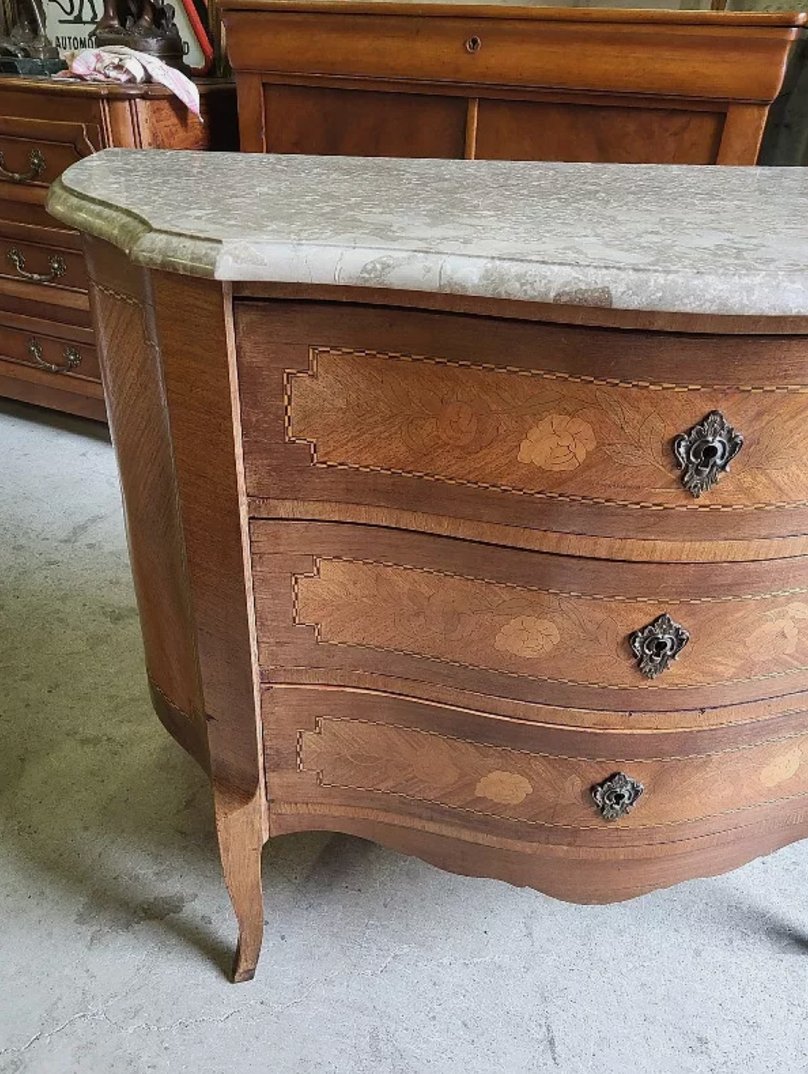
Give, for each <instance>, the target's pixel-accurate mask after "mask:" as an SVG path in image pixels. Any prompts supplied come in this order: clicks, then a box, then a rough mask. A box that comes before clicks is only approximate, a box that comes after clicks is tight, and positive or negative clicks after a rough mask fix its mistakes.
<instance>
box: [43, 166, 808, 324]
mask: <svg viewBox="0 0 808 1074" xmlns="http://www.w3.org/2000/svg"><path fill="white" fill-rule="evenodd" d="M48 210H49V211H50V212H51V213H52V214H53V215H54V216H55V217H57V218H58V219H59V220H61V221H63V222H64V223H67V224H69V225H71V226H73V227H77V228H80V229H81V230H83V231H87V232H89V233H90V234H92V235H95V236H97V237H99V238H102V239H106V240H108V241H109V242H111V243H113V244H114V245H116V246H118V247H120V248H121V249H122V250H124V251H125V252H126V253H127V254H128V255H129V257H130V258H131V259H132V260H133V261H134V262H136V263H138V264H141V265H146V266H149V267H153V268H162V269H167V270H170V271H174V272H180V273H186V274H191V275H199V276H208V277H214V278H215V279H219V280H234V281H235V280H242V281H255V282H257V281H272V282H284V283H302V284H325V285H342V286H352V287H379V288H391V289H395V290H398V289H401V290H408V291H421V292H437V293H443V294H453V295H474V296H481V297H486V298H495V299H496V298H500V299H515V300H519V301H533V302H553V303H565V304H569V303H573V304H577V305H586V306H596V307H613V308H615V309H624V310H639V311H650V312H681V313H707V314H735V315H737V314H748V315H757V316H766V315H770V316H787V315H798V316H806V315H808V172H806V170H805V169H802V168H751V167H745V168H741V167H694V166H681V165H680V166H667V165H665V166H662V165H617V164H554V163H532V162H518V163H514V162H506V161H456V160H453V161H447V160H389V159H368V158H351V157H305V156H271V155H270V156H261V155H257V154H248V153H245V154H230V153H198V152H158V151H155V150H147V151H140V150H125V149H109V150H106V151H104V152H102V153H98V154H96V155H95V156H92V157H88V158H86V159H84V160H82V161H80V162H79V163H78V164H74V165H73V166H72V167H71V168H69V169H68V170H67V171H66V172H65V173H64V174H63V175H62V177H61V179H60V180H57V181H56V182H55V183H54V184H53V185H52V187H51V190H50V194H49V197H48Z"/></svg>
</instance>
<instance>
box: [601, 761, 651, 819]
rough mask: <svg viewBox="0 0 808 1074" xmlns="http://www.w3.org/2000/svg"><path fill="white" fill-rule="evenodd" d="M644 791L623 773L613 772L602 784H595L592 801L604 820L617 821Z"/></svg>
mask: <svg viewBox="0 0 808 1074" xmlns="http://www.w3.org/2000/svg"><path fill="white" fill-rule="evenodd" d="M644 790H645V788H644V787H643V785H642V783H639V782H638V781H637V780H636V779H632V778H631V776H627V775H626V774H625V772H615V773H614V775H612V776H609V778H608V779H604V781H603V782H602V783H596V784H595V786H594V787H593V788H592V799H593V801H594V803H595V805H596V806H597V807H598V809H599V810H600V815H601V816H602V817H603V819H604V820H617V819H618V818H619V817H624V816H625V815H626V813H628V812H630V810H631V808H632V806H633V805H634V804H635V802H636V801H637V799H638V798H639V797H640V795H641V794H642V792H643V791H644Z"/></svg>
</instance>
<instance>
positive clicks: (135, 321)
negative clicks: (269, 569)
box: [87, 240, 207, 763]
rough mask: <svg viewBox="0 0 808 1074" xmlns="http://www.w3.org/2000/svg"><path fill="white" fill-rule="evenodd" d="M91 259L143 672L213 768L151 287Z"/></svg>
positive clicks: (141, 275)
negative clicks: (139, 627) (143, 656)
mask: <svg viewBox="0 0 808 1074" xmlns="http://www.w3.org/2000/svg"><path fill="white" fill-rule="evenodd" d="M87 256H88V263H89V269H90V272H91V274H92V276H93V278H94V287H93V291H92V296H93V305H94V313H95V317H96V322H97V324H98V326H99V333H98V344H99V351H100V357H101V359H102V362H103V367H104V368H103V373H104V380H105V382H106V385H107V389H108V394H109V399H110V404H109V422H110V431H111V434H112V440H113V444H114V446H115V451H116V456H117V459H118V469H119V472H120V480H121V487H122V491H123V496H124V503H125V506H126V513H125V518H126V527H127V538H128V543H129V559H130V564H131V567H132V576H133V579H134V583H135V593H136V596H137V601H138V611H139V613H140V625H141V630H142V633H143V644H144V650H145V657H146V668H147V671H148V675H149V680H150V682H151V684H152V689H153V692H154V695H155V697H156V698H157V699H158V701H160V702H161V704H160V707H159V708H158V711H159V712H160V713H161V714H163V715H166V714H168V715H171V714H174V715H175V716H176V718H175V719H174V721H173V724H172V731H173V733H174V734H175V737H178V738H180V740H181V741H182V742H183V744H184V745H185V746H186V747H187V748H188V749H189V750H190V752H192V753H193V755H194V756H195V757H197V758H198V759H199V760H201V761H202V762H203V763H207V734H206V727H205V716H204V704H203V701H202V696H201V689H200V684H199V670H198V663H197V655H196V648H195V644H194V637H193V619H192V609H191V593H190V586H189V580H188V572H187V568H186V563H185V543H184V538H183V534H182V529H181V525H180V518H179V512H178V507H177V484H176V477H175V474H174V460H173V457H172V447H171V439H170V430H169V425H168V414H167V412H166V405H165V389H164V385H163V376H162V371H161V368H160V365H159V362H158V352H157V349H156V338H157V335H156V329H155V325H154V303H153V298H152V294H151V287H150V279H149V277H148V275H147V274H146V273H145V272H143V271H142V270H137V269H134V268H132V267H131V266H130V265H129V263H128V261H127V260H126V259H125V258H124V257H123V255H121V254H120V253H119V252H118V251H117V250H115V249H114V248H113V247H111V246H109V245H107V244H106V243H103V242H100V241H98V240H92V241H88V244H87Z"/></svg>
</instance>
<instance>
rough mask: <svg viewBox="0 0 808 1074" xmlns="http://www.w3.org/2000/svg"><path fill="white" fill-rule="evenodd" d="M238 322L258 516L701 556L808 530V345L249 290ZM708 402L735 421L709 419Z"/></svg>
mask: <svg viewBox="0 0 808 1074" xmlns="http://www.w3.org/2000/svg"><path fill="white" fill-rule="evenodd" d="M236 326H237V340H238V360H239V377H240V386H241V402H242V411H243V429H244V438H245V439H244V454H245V465H246V480H247V491H248V493H249V494H250V495H251V496H252V497H254V503H253V510H254V513H256V514H273V513H283V511H284V510H286V509H288V506H289V504H293V503H294V502H295V501H297V506H296V507H294V510H295V511H296V512H297V513H299V514H301V515H303V516H305V515H306V512H307V511H313V512H314V514H310V515H309V517H321V518H335V519H343V520H344V519H346V518H349V519H353V520H357V521H371V522H377V523H381V524H394V525H405V526H411V527H413V528H422V529H423V528H430V527H429V526H427V525H425V523H424V521H423V519H424V517H425V516H433V518H439V519H440V523H439V524H437V523H436V524H435V525H433V526H432V527H431V528H433V529H437V530H438V531H439V532H446V533H454V534H456V535H466V536H472V537H475V538H480V537H482V538H483V539H493V540H497V541H499V542H501V543H520V542H519V541H512V540H511V538H510V537H509V536H508V534H507V533H505V534H504V536H503V531H502V527H503V526H504V527H511V528H512V529H513V528H517V529H521V530H523V531H524V530H529V531H534V532H535V531H542V532H544V533H556V534H566V535H570V536H573V535H589V536H591V537H599V538H615V537H617V538H621V539H626V538H632V539H634V540H645V541H646V542H648V541H650V542H659V541H665V542H671V543H679V542H682V541H688V542H693V543H694V545H697V544H698V545H699V547H696V548H695V551H694V553H693V558H696V559H713V558H721V554H722V550H721V549H720V548H719V546H718V544H716V542H722V541H723V542H727V541H733V542H736V543H737V542H747V543H748V542H749V541H753V540H754V541H760V540H761V539H764V538H769V539H772V540H774V541H775V544H776V539H777V538H783V537H786V536H794V535H799V534H806V533H808V466H806V464H805V458H806V456H807V453H808V421H806V416H808V339H802V338H800V337H795V338H791V339H780V338H776V337H721V336H695V335H684V334H675V333H649V332H639V331H636V332H635V331H624V330H614V329H595V328H583V327H565V326H557V325H546V324H545V325H542V324H528V323H524V322H513V321H502V320H499V321H498V320H491V319H487V318H480V317H467V316H461V315H454V314H443V313H435V314H431V313H416V312H414V311H413V312H399V311H392V310H382V309H378V310H374V309H369V308H359V307H351V306H332V305H327V304H314V303H310V304H304V305H300V304H295V303H291V302H289V303H285V302H274V303H273V302H267V303H258V302H253V303H249V302H247V303H242V304H240V305H239V306H238V309H237V315H236ZM715 412H718V413H720V414H721V415H723V416H724V418H725V419H726V423H727V426H728V427H727V428H724V429H723V430H722V429H721V428H719V426H720V421H719V419H717V418H713V419H711V422H710V423H709V427H708V428H706V429H705V428H703V427H702V426H703V423H704V419H705V418H707V416H708V415H710V414H713V413H715ZM739 437H742V438H743V445H742V447H740V450H739V451H738V453H737V455H736V456H735V457H734V458H733V459H732V461H731V465H730V466H729V469H727V470H725V471H724V472H722V473H721V474H720V476H719V478H718V480H717V483H715V484H714V485H712V487H704V486H709V484H710V481H709V474H710V471H711V469H712V467H711V466H710V459H711V455H712V454H713V453H716V452H717V453H719V454H720V452H721V451H728V452H729V454H731V453H732V451H733V450H736V449H737V447H738V438H739ZM677 445H678V453H677ZM700 466H701V467H702V468H703V469H700ZM696 492H700V493H701V494H700V495H698V496H696V495H694V493H696ZM301 501H302V502H303V504H304V505H305V506H300V502H301ZM284 504H285V505H286V506H284ZM416 516H417V520H416ZM465 523H474V524H476V525H477V527H478V528H477V529H476V530H474V532H469V530H468V529H466V530H465V531H463V530H462V529H461V528H459V527H461V524H465ZM485 526H491V527H500V528H499V529H497V530H496V532H494V531H493V530H492V532H491V534H487V533H482V532H481V530H480V527H482V528H483V529H484V527H485ZM521 543H523V542H521ZM781 543H782V542H781ZM711 545H712V546H713V547H712V549H711V547H710V546H711ZM612 554H614V553H612ZM771 554H772V555H775V554H785V552H784V551H782V552H780V553H777V552H772V553H771ZM668 556H669V558H678V557H677V556H676V555H674V554H673V553H672V552H669V553H668ZM619 558H627V556H626V555H624V554H622V553H621V554H620V556H619ZM663 558H664V557H663ZM737 558H745V557H744V556H743V555H739V556H738V557H737ZM749 558H758V555H757V554H751V553H750V557H749Z"/></svg>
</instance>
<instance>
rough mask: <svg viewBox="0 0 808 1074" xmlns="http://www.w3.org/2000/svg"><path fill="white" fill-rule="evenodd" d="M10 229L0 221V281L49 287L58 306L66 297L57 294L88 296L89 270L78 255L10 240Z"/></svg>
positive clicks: (78, 253)
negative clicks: (82, 294)
mask: <svg viewBox="0 0 808 1074" xmlns="http://www.w3.org/2000/svg"><path fill="white" fill-rule="evenodd" d="M7 227H8V225H5V226H4V222H3V221H0V277H4V278H6V279H8V280H11V281H13V282H14V283H20V282H22V283H24V284H29V285H30V284H35V285H42V286H46V287H47V288H48V289H49V291H51V292H53V291H55V292H57V294H55V295H54V294H50V295H49V296H48V297H49V298H50V301H51V302H54V303H56V304H57V305H58V304H59V303H60V301H61V300H63V298H64V297H66V296H62V295H61V294H59V293H58V292H61V291H80V292H83V293H86V291H87V266H86V264H85V261H84V257H83V256H82V254H81V253H80V252H79V251H77V250H70V249H66V248H63V247H60V246H56V245H50V244H49V245H42V244H40V243H35V242H28V241H26V240H25V239H19V238H17V237H15V236H9V235H8V231H7V230H6V229H7ZM9 230H10V229H9ZM20 258H22V261H21V262H20ZM32 276H33V277H35V278H34V279H33V280H32V279H31V277H32ZM43 277H44V278H43ZM39 293H40V294H41V291H40V292H39Z"/></svg>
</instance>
